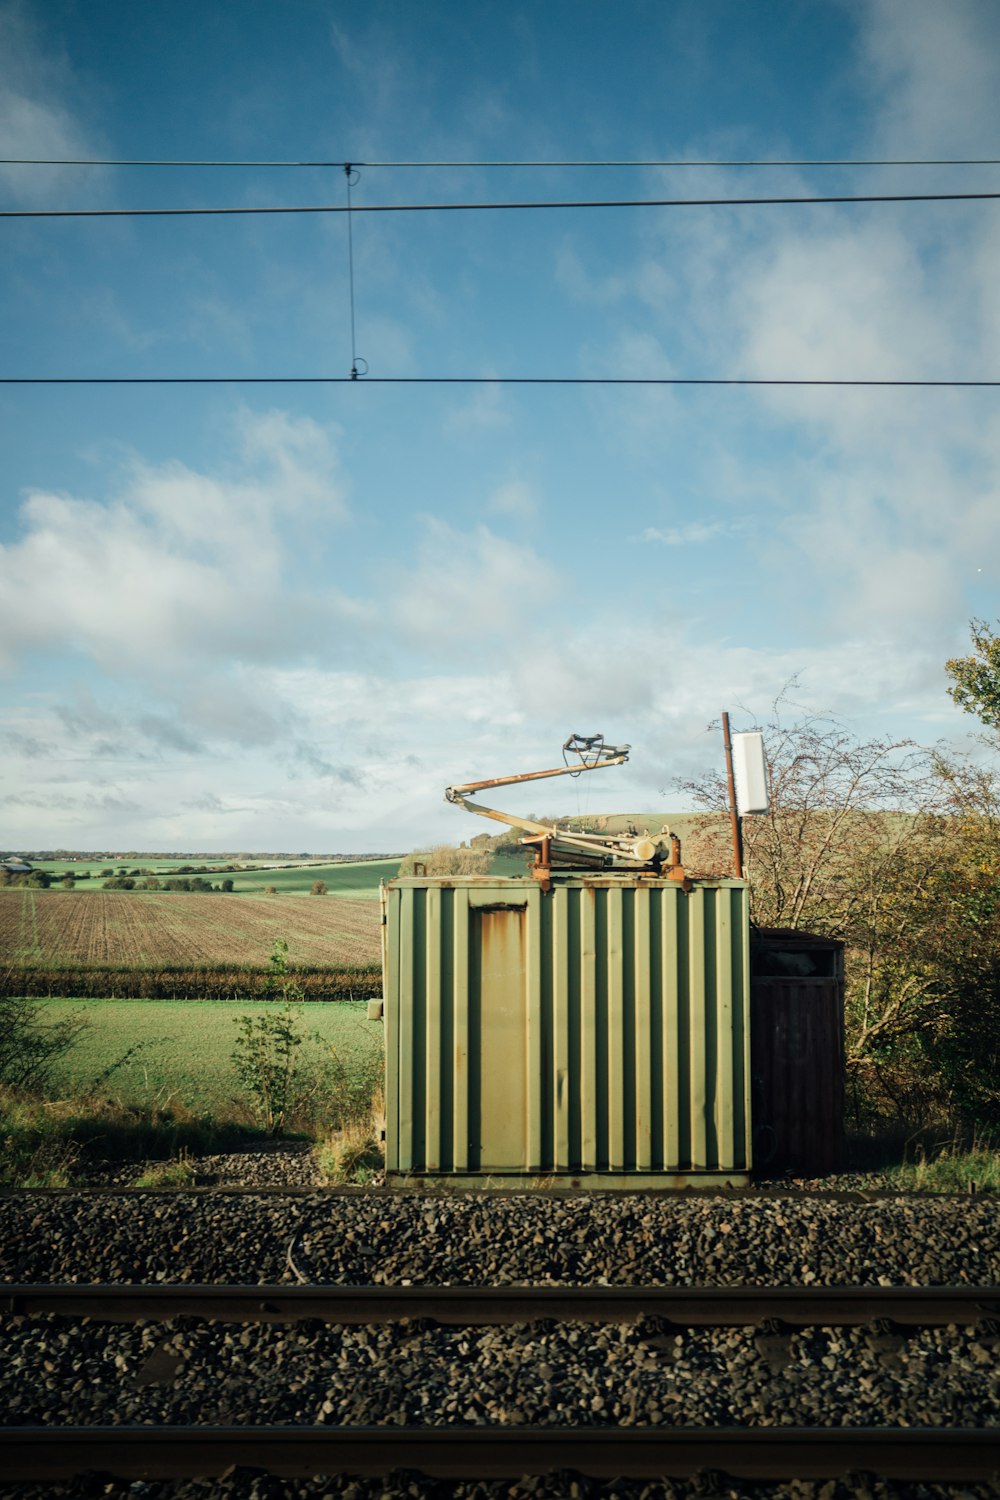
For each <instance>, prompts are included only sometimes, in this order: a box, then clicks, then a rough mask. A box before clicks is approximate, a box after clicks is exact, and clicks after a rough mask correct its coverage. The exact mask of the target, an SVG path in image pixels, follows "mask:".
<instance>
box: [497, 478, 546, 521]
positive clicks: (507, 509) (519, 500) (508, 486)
mask: <svg viewBox="0 0 1000 1500" xmlns="http://www.w3.org/2000/svg"><path fill="white" fill-rule="evenodd" d="M486 509H487V510H488V511H491V512H492V513H493V514H494V515H498V516H512V517H514V519H516V520H518V521H530V520H533V519H534V517H535V516H536V514H537V513H538V496H537V494H536V491H535V489H534V486H533V485H530V484H528V483H527V481H526V480H523V479H508V480H507V481H505V483H503V484H501V485H498V486H497V488H496V489H495V490H494V491H493V493H492V495H490V497H489V499H488V500H487V502H486Z"/></svg>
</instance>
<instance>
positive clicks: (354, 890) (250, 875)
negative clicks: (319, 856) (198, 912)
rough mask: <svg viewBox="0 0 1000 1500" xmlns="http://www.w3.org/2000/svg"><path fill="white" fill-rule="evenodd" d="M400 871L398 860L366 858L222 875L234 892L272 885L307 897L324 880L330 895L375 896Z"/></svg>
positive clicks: (281, 892) (257, 891)
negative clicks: (231, 885) (352, 861)
mask: <svg viewBox="0 0 1000 1500" xmlns="http://www.w3.org/2000/svg"><path fill="white" fill-rule="evenodd" d="M398 871H399V860H398V859H364V860H359V861H358V862H357V863H356V864H343V865H302V866H299V867H298V868H297V869H294V870H263V869H257V870H238V871H236V872H234V873H230V874H229V875H228V876H223V877H222V878H223V879H229V880H231V881H232V882H233V890H234V892H238V891H245V892H248V893H249V894H252V895H258V896H259V895H260V893H261V891H262V890H263V888H264V886H266V885H273V886H274V888H275V890H276V891H277V892H278V894H279V895H281V896H307V895H308V894H309V892H310V890H311V889H312V886H313V882H314V881H316V880H322V881H323V883H324V884H325V886H326V888H327V894H328V895H330V896H369V897H374V896H377V895H378V888H379V883H380V882H381V881H383V880H392V879H393V877H394V876H395V875H396V874H397V873H398Z"/></svg>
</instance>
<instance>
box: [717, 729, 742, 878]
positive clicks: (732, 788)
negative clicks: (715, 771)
mask: <svg viewBox="0 0 1000 1500" xmlns="http://www.w3.org/2000/svg"><path fill="white" fill-rule="evenodd" d="M722 739H723V743H724V745H725V747H726V779H727V781H728V782H729V817H730V820H731V822H732V825H733V868H734V871H735V874H736V879H737V880H742V879H743V824H742V822H741V820H740V814H739V809H738V808H737V806H736V778H735V776H734V775H733V742H732V740H731V738H730V735H729V715H728V714H727V713H724V714H723V715H722Z"/></svg>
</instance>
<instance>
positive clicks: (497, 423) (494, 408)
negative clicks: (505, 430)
mask: <svg viewBox="0 0 1000 1500" xmlns="http://www.w3.org/2000/svg"><path fill="white" fill-rule="evenodd" d="M510 420H511V414H510V409H509V407H508V404H507V398H506V396H505V395H504V389H503V387H502V386H500V385H497V384H496V383H495V382H492V381H491V382H490V384H489V385H479V386H474V387H473V394H472V395H471V396H470V397H469V399H468V400H467V401H465V402H464V403H463V404H462V405H461V406H455V407H453V408H452V409H451V411H450V412H449V413H448V415H447V416H446V418H445V421H444V430H445V432H446V433H448V434H450V435H459V436H461V435H464V434H467V433H471V434H475V433H477V432H481V431H483V430H484V429H485V430H489V429H490V428H495V427H506V426H507V425H508V424H509V423H510Z"/></svg>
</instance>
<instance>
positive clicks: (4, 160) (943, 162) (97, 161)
mask: <svg viewBox="0 0 1000 1500" xmlns="http://www.w3.org/2000/svg"><path fill="white" fill-rule="evenodd" d="M348 165H350V166H354V167H366V168H374V167H417V168H419V167H698V168H703V167H997V166H1000V157H989V156H986V157H984V156H970V157H937V158H935V157H897V158H885V159H879V158H872V157H864V158H859V157H854V158H851V157H843V158H832V157H802V158H799V159H789V160H777V159H775V160H760V159H758V160H750V159H746V160H733V161H708V160H705V161H701V160H685V159H681V160H675V161H670V160H645V161H633V160H626V159H620V160H615V159H604V160H595V161H586V160H572V161H537V160H532V161H514V160H511V161H501V160H496V159H494V160H492V161H356V160H354V159H353V158H351V159H350V161H349V162H344V161H294V160H291V161H225V160H217V161H216V160H211V159H197V158H195V159H192V160H180V159H178V160H170V159H162V160H161V159H156V158H142V157H107V158H99V157H79V156H77V157H74V156H64V157H60V156H2V157H0V166H2V167H344V166H348Z"/></svg>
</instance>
